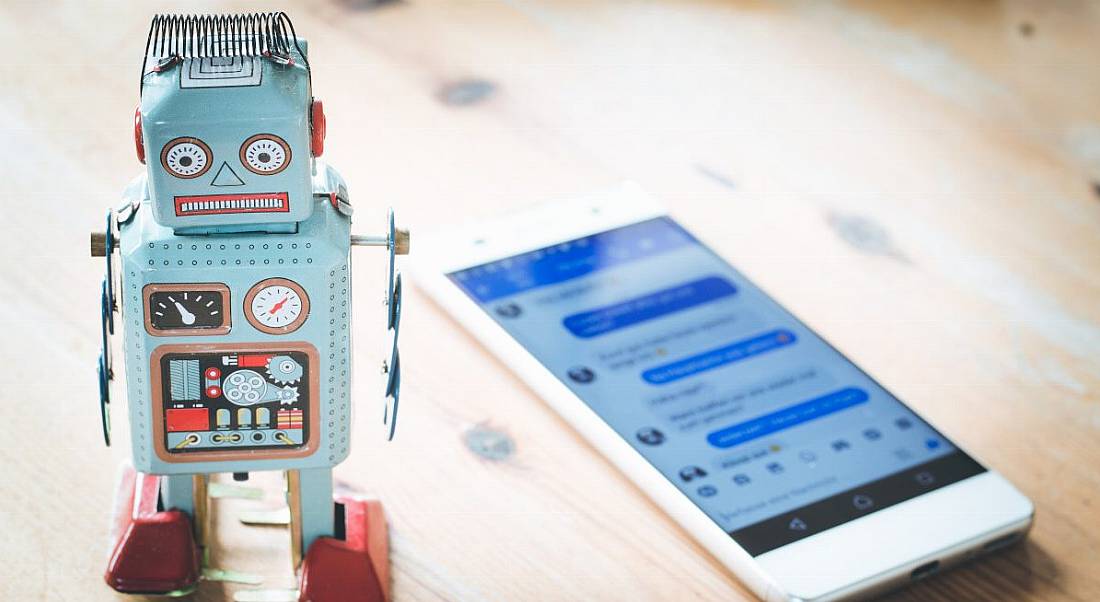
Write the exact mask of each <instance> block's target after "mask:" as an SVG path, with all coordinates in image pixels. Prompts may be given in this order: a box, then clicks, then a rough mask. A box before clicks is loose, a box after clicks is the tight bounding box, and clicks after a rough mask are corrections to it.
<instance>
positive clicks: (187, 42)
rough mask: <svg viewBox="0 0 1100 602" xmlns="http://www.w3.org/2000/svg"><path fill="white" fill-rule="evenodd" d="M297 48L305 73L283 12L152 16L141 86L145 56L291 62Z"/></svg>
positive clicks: (303, 56)
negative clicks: (266, 59)
mask: <svg viewBox="0 0 1100 602" xmlns="http://www.w3.org/2000/svg"><path fill="white" fill-rule="evenodd" d="M291 48H294V49H296V50H297V51H298V56H300V57H301V59H302V62H303V63H304V64H305V67H306V72H307V73H309V59H307V58H306V53H305V52H303V51H302V47H301V46H300V45H299V44H298V36H297V34H296V33H295V32H294V24H293V23H292V22H291V21H290V17H289V16H287V14H286V13H285V12H271V13H244V14H232V15H156V16H155V17H153V22H152V23H151V24H150V25H149V37H148V39H146V41H145V56H144V58H143V59H142V61H141V85H142V87H144V85H145V72H146V71H145V70H146V68H147V67H148V63H149V59H151V58H152V59H154V60H155V61H160V60H164V59H185V58H196V57H235V56H241V57H254V56H262V57H269V58H274V59H277V60H282V61H286V62H293V60H294V59H293V56H292V55H291Z"/></svg>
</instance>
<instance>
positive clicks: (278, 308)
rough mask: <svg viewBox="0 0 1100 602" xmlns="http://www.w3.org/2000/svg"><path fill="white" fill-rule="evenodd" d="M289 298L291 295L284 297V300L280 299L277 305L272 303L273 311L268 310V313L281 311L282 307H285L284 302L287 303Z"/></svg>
mask: <svg viewBox="0 0 1100 602" xmlns="http://www.w3.org/2000/svg"><path fill="white" fill-rule="evenodd" d="M289 298H290V297H289V296H287V297H283V300H282V301H279V302H278V303H276V304H275V305H272V306H271V311H269V312H267V313H268V314H269V315H270V314H274V313H275V312H277V311H279V310H280V309H282V308H283V304H284V303H286V300H287V299H289Z"/></svg>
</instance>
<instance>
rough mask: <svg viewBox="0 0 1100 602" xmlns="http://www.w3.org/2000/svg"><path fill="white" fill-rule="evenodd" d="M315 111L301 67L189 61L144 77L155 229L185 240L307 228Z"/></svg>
mask: <svg viewBox="0 0 1100 602" xmlns="http://www.w3.org/2000/svg"><path fill="white" fill-rule="evenodd" d="M196 74H202V75H204V77H202V78H201V80H196V78H195V77H194V76H195V75H196ZM195 81H201V84H202V85H195V84H194V82H195ZM309 107H310V98H309V85H308V75H307V73H306V71H305V69H304V68H303V67H300V66H298V65H294V64H291V65H282V64H277V63H275V62H273V61H270V60H266V59H260V58H244V59H242V58H241V57H236V58H235V59H229V58H216V57H215V58H190V59H184V60H182V61H180V62H179V64H178V65H176V66H174V67H171V68H169V69H166V70H165V71H163V72H155V73H150V74H149V75H147V76H146V80H145V87H144V90H143V94H142V103H141V112H142V129H143V140H144V144H145V151H146V153H145V154H146V157H148V158H149V160H148V161H147V167H148V182H149V187H150V194H151V197H152V199H153V211H154V216H155V217H156V220H157V221H158V222H159V223H161V224H163V225H165V226H169V227H172V228H175V229H177V230H179V229H181V228H195V229H202V228H209V227H212V226H213V227H219V226H248V225H258V224H271V223H291V222H300V221H303V220H305V219H307V218H308V217H309V215H310V213H311V211H312V207H313V204H312V190H311V184H310V176H311V172H312V157H311V155H310V145H309V141H310V124H309Z"/></svg>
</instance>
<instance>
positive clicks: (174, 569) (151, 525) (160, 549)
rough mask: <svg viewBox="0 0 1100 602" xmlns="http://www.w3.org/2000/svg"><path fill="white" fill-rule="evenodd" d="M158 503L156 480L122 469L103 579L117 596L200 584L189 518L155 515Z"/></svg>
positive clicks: (175, 513) (176, 514) (169, 512)
mask: <svg viewBox="0 0 1100 602" xmlns="http://www.w3.org/2000/svg"><path fill="white" fill-rule="evenodd" d="M159 497H160V477H158V476H155V475H148V474H142V473H138V472H136V471H135V470H134V469H133V468H132V467H130V466H126V467H124V468H123V473H122V478H121V479H120V484H119V488H118V492H117V494H116V497H115V516H114V524H113V526H112V529H111V556H110V559H109V560H108V563H107V572H106V574H105V575H104V579H105V580H106V581H107V585H110V586H111V587H113V588H114V589H116V590H118V591H120V592H123V593H127V594H167V593H176V592H186V591H188V590H191V589H194V587H195V585H196V584H198V581H199V574H200V567H199V546H198V545H197V544H196V542H195V535H194V531H192V529H191V518H190V517H189V516H187V514H186V513H184V512H181V511H179V510H163V511H158V510H157V502H158V499H159Z"/></svg>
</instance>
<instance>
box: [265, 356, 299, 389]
mask: <svg viewBox="0 0 1100 602" xmlns="http://www.w3.org/2000/svg"><path fill="white" fill-rule="evenodd" d="M304 372H305V371H304V370H303V369H302V365H301V364H299V363H298V362H296V361H294V358H292V357H290V356H289V355H276V356H275V357H273V358H271V359H270V360H269V361H268V362H267V375H268V376H270V377H271V380H273V381H275V382H277V383H279V384H280V385H289V384H291V383H296V382H298V381H299V380H301V379H302V374H303V373H304Z"/></svg>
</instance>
